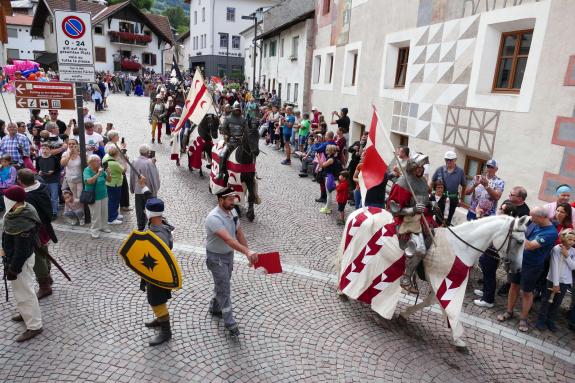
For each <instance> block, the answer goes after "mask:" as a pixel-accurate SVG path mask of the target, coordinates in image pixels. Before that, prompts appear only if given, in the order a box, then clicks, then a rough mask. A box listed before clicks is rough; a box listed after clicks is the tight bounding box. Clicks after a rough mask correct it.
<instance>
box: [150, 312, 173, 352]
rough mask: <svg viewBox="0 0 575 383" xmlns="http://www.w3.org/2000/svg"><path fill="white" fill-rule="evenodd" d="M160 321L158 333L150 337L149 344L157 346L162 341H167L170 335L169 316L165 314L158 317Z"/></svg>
mask: <svg viewBox="0 0 575 383" xmlns="http://www.w3.org/2000/svg"><path fill="white" fill-rule="evenodd" d="M158 322H159V323H160V333H159V334H158V335H156V336H155V337H153V338H152V339H150V346H157V345H159V344H162V343H164V342H167V341H168V340H170V338H171V337H172V328H171V326H170V316H169V315H166V316H164V317H161V318H158Z"/></svg>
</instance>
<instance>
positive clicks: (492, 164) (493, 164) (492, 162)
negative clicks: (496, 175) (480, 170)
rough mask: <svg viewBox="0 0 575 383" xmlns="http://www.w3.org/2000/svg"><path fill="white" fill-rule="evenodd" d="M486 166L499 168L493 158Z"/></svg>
mask: <svg viewBox="0 0 575 383" xmlns="http://www.w3.org/2000/svg"><path fill="white" fill-rule="evenodd" d="M485 165H486V166H491V167H493V168H498V166H497V161H496V160H494V159H493V158H492V159H490V160H489V161H487V163H486V164H485Z"/></svg>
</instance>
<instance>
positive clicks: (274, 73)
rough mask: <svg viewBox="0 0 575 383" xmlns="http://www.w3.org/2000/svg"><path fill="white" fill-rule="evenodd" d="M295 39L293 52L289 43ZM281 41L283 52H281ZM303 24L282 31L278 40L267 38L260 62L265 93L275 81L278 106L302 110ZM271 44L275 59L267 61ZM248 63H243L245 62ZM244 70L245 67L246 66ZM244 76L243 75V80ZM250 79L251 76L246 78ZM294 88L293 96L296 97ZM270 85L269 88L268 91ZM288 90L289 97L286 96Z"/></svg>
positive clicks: (303, 74) (271, 87) (269, 58)
mask: <svg viewBox="0 0 575 383" xmlns="http://www.w3.org/2000/svg"><path fill="white" fill-rule="evenodd" d="M295 37H297V38H298V44H297V50H296V51H295V52H294V51H293V50H292V47H293V39H294V38H295ZM282 40H283V44H284V46H283V52H282V47H281V44H282ZM306 40H307V34H306V22H305V21H303V22H301V23H298V24H296V25H294V26H293V27H291V28H289V29H286V30H284V31H282V32H281V33H280V34H279V35H278V36H274V37H271V38H269V39H266V40H263V41H262V43H263V44H264V46H267V48H266V49H265V51H267V52H266V53H267V54H266V55H265V56H264V57H263V60H262V70H261V77H260V78H261V81H262V85H264V83H265V85H264V86H265V88H266V89H268V80H271V81H270V82H269V83H270V84H273V83H274V80H275V84H276V86H275V90H276V91H278V92H279V87H280V84H281V99H282V102H289V103H293V104H295V105H296V106H297V107H299V108H301V107H302V106H303V95H304V88H305V86H306V85H305V58H306ZM272 41H275V42H276V46H277V49H276V55H275V57H270V44H271V42H272ZM247 61H248V60H246V62H247ZM246 66H247V63H246ZM247 75H248V74H246V76H247ZM249 76H250V77H251V76H252V74H249ZM264 77H265V81H264ZM296 88H297V93H296ZM271 89H273V85H272V86H270V89H268V90H271ZM288 90H289V94H288Z"/></svg>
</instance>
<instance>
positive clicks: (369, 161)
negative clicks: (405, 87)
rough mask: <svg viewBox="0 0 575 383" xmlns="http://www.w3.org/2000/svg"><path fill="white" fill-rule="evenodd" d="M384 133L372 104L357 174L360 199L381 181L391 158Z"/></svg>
mask: <svg viewBox="0 0 575 383" xmlns="http://www.w3.org/2000/svg"><path fill="white" fill-rule="evenodd" d="M386 134H387V132H386V131H385V129H383V125H382V124H381V123H380V121H379V115H378V114H377V110H376V109H375V106H373V116H372V117H371V125H370V127H369V137H368V140H367V144H366V146H365V149H364V150H365V157H364V159H363V165H362V168H361V172H360V174H359V186H360V189H361V197H362V201H364V200H365V194H366V192H367V191H368V190H369V189H371V188H372V187H374V186H377V185H379V184H381V183H382V182H383V179H384V177H385V173H386V172H387V166H388V164H389V163H390V162H391V160H392V159H393V156H394V149H393V146H392V145H391V141H390V140H389V137H387V136H386Z"/></svg>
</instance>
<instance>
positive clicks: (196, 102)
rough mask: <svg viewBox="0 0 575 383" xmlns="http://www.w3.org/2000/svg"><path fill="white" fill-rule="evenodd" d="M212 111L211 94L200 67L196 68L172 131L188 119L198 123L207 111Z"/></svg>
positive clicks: (176, 129) (180, 126) (177, 129)
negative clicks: (179, 115) (180, 114)
mask: <svg viewBox="0 0 575 383" xmlns="http://www.w3.org/2000/svg"><path fill="white" fill-rule="evenodd" d="M214 111H215V109H214V103H213V98H212V95H211V94H210V92H209V91H208V88H207V87H206V84H205V82H204V77H203V76H202V73H201V72H200V69H199V68H196V73H195V74H194V78H193V80H192V85H191V87H190V90H189V91H188V97H186V102H185V104H184V107H183V110H182V117H181V118H180V121H178V125H177V126H176V127H175V129H174V133H176V132H178V131H179V130H180V129H181V128H182V126H184V124H185V123H186V121H188V120H190V121H191V122H193V123H194V124H196V125H198V124H199V123H200V122H201V121H202V119H203V118H204V116H205V115H206V114H207V113H208V112H214Z"/></svg>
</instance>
